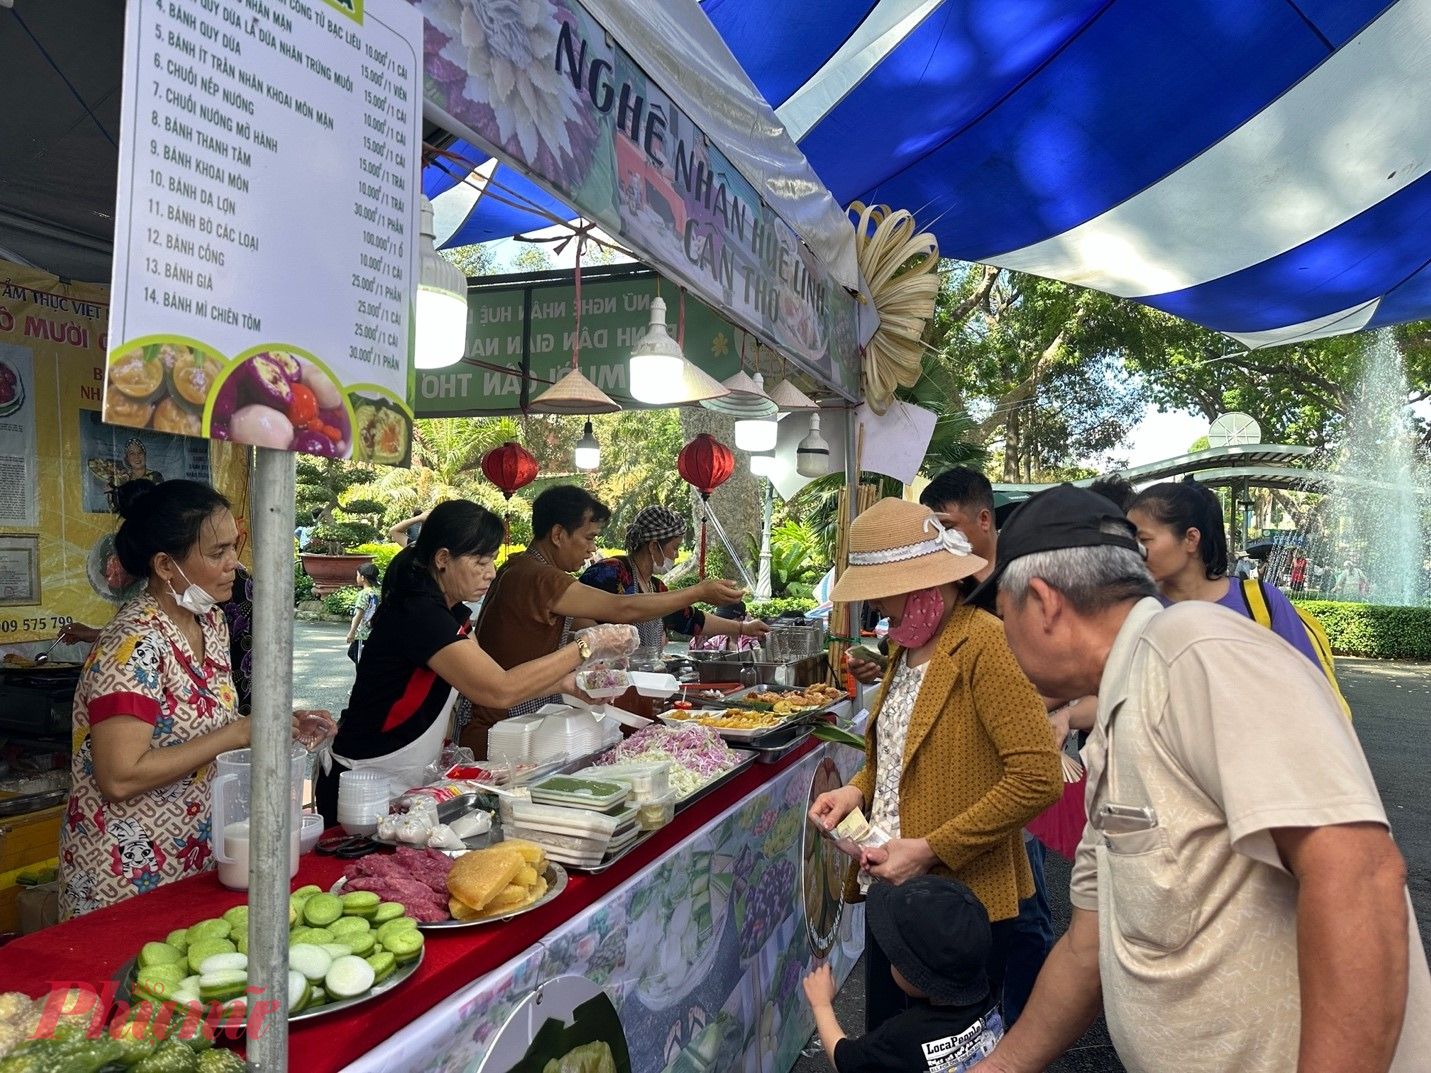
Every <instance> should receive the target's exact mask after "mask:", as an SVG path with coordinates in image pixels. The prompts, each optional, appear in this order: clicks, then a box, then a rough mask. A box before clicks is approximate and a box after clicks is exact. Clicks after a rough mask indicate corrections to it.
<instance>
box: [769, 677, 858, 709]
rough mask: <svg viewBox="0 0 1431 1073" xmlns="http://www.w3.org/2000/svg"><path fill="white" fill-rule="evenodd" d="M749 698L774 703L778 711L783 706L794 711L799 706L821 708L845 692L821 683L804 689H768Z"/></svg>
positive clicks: (799, 707)
mask: <svg viewBox="0 0 1431 1073" xmlns="http://www.w3.org/2000/svg"><path fill="white" fill-rule="evenodd" d="M750 699H751V700H753V701H755V702H756V703H758V704H770V705H774V706H775V709H776V711H780V710H781V708H782V706H783V707H784V708H785V710H787V711H792V712H794V711H799V710H800V709H801V708H822V707H824V706H825V705H826V704H832V703H834V702H835V701H837V700H844V699H845V692H844V690H842V689H839V688H837V687H835V686H829V685H824V684H823V683H822V684H820V685H813V686H807V687H806V688H804V689H784V690H780V691H778V692H777V691H775V690H773V689H768V690H766V691H765V692H763V693H756V694H754V695H753V696H752V697H751V698H750Z"/></svg>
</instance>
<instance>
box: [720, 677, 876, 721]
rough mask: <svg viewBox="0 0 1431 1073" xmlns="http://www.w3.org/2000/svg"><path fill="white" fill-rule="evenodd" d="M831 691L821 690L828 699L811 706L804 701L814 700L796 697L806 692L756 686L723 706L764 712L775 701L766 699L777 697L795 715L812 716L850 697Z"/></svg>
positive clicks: (817, 687) (766, 684) (730, 698)
mask: <svg viewBox="0 0 1431 1073" xmlns="http://www.w3.org/2000/svg"><path fill="white" fill-rule="evenodd" d="M809 689H811V690H814V689H822V687H820V686H810V687H809ZM833 689H834V687H827V688H823V692H824V697H825V698H828V699H821V701H820V703H818V704H813V703H806V702H805V701H806V700H813V699H815V698H813V697H811V698H804V699H802V698H801V697H800V696H797V694H806V693H807V692H808V690H805V689H797V688H793V687H789V686H778V685H771V684H769V683H765V684H758V685H753V686H749V687H747V688H745V689H742V690H741V691H740V692H739V693H736V694H734V695H732V696H731V697H729V698H727V700H726V701H725V705H724V706H725V707H727V708H743V707H746V706H747V705H749V706H755V705H760V706H762V707H759V708H757V709H756V710H760V711H763V710H765V709H764V707H763V706H765V705H769V706H770V707H772V708H773V707H774V704H775V701H774V700H771V699H768V698H770V697H772V696H774V697H778V698H779V699H781V700H789V701H792V702H793V703H794V705H795V714H797V715H812V714H815V713H824V712H829V711H831V710H832V709H834V708H835V707H837V706H838V705H841V704H843V703H844V702H845V701H847V700H849V699H850V695H849V694H848V693H844V692H840V693H838V694H832V691H833ZM762 698H765V699H762ZM693 703H694V702H693ZM701 706H702V707H709V706H711V702H709V701H706V700H702V701H701Z"/></svg>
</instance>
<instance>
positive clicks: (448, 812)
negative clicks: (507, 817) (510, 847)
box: [368, 793, 499, 850]
mask: <svg viewBox="0 0 1431 1073" xmlns="http://www.w3.org/2000/svg"><path fill="white" fill-rule="evenodd" d="M484 797H485V798H487V799H488V801H490V804H489V803H488V801H484V800H483V798H484ZM497 811H498V810H497V798H496V796H495V795H493V794H483V793H473V794H459V795H458V796H456V797H454V798H451V799H449V800H447V801H444V802H442V804H440V805H438V806H437V820H438V822H439V823H451V822H452V821H453V820H455V819H458V818H459V817H462V816H466V815H467V814H468V813H470V812H489V813H492V826H491V827H489V828H488V829H487V830H486V831H485V832H484V833H482V834H480V835H473V836H471V837H470V838H464V839H463V840H462V844H463V845H464V846H466V847H467V848H468V849H486V848H487V847H488V846H491V845H492V844H493V841H494V838H495V837H496V834H495V833H496V832H497V831H498V830H499V828H498V820H497V815H496V813H497ZM368 837H369V838H370V839H372V840H373V841H374V842H376V843H377V844H378V845H380V846H406V847H407V848H408V849H418V850H420V849H422V848H423V847H422V845H414V844H412V843H410V842H399V841H398V840H397V839H395V838H383V837H382V836H381V835H379V834H377V832H374V833H373V834H370V835H368Z"/></svg>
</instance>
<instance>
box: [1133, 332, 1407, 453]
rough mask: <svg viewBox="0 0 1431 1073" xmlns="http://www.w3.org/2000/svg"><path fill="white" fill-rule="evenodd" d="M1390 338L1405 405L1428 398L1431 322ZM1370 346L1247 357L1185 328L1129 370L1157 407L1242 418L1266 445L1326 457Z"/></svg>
mask: <svg viewBox="0 0 1431 1073" xmlns="http://www.w3.org/2000/svg"><path fill="white" fill-rule="evenodd" d="M1390 331H1391V332H1392V333H1393V335H1394V336H1395V338H1396V340H1397V343H1398V345H1399V346H1400V348H1401V351H1402V354H1403V357H1404V358H1405V361H1406V375H1407V382H1408V385H1409V387H1410V393H1409V395H1408V398H1407V401H1408V402H1419V401H1421V400H1423V399H1426V398H1428V397H1431V321H1420V322H1418V323H1415V324H1403V325H1399V326H1397V327H1395V328H1392V329H1390ZM1372 338H1373V336H1372V335H1371V333H1367V332H1360V333H1356V334H1353V335H1338V336H1332V337H1330V338H1327V339H1313V340H1310V341H1308V342H1305V343H1291V344H1288V345H1286V346H1279V347H1268V348H1267V349H1265V350H1254V351H1250V352H1249V351H1247V350H1246V349H1245V348H1243V347H1241V346H1240V345H1239V344H1237V343H1234V342H1232V341H1231V340H1229V339H1227V338H1225V337H1223V336H1220V335H1215V334H1213V333H1211V332H1203V331H1202V330H1201V329H1192V328H1191V326H1189V328H1188V329H1184V330H1182V331H1174V332H1170V333H1169V335H1168V345H1167V347H1166V349H1165V350H1164V351H1163V352H1162V353H1140V354H1133V355H1129V356H1128V361H1127V365H1128V368H1129V370H1130V371H1132V372H1134V373H1135V374H1137V375H1139V376H1140V377H1142V379H1143V381H1144V382H1145V384H1146V385H1147V388H1148V392H1149V395H1150V397H1151V399H1152V401H1154V402H1155V403H1157V404H1158V405H1159V406H1162V407H1164V408H1167V409H1189V410H1195V411H1197V412H1198V413H1201V414H1203V415H1204V416H1205V417H1207V418H1208V419H1209V420H1211V419H1212V418H1214V417H1216V416H1217V415H1218V414H1221V413H1226V412H1227V411H1229V410H1241V411H1243V412H1245V413H1249V414H1251V415H1252V416H1253V417H1255V418H1256V419H1257V421H1258V422H1259V423H1260V424H1261V426H1262V438H1263V440H1264V441H1267V442H1270V443H1284V442H1285V443H1299V444H1307V445H1308V446H1311V447H1319V448H1327V449H1329V448H1332V447H1334V446H1335V445H1336V444H1337V442H1338V441H1339V439H1340V436H1341V432H1342V422H1343V419H1344V418H1345V416H1346V411H1347V407H1348V406H1349V405H1350V404H1351V401H1352V395H1353V392H1354V391H1355V389H1356V384H1357V382H1358V380H1359V379H1360V377H1361V371H1362V365H1363V363H1364V361H1365V355H1366V348H1367V347H1368V346H1369V345H1370V342H1371V340H1372ZM1424 436H1425V433H1424V432H1423V444H1424V443H1425V439H1424Z"/></svg>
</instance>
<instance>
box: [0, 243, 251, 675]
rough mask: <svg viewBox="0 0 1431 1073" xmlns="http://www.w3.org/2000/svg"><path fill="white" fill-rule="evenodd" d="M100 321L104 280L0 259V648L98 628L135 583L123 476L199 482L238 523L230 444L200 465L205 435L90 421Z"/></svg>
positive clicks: (104, 315) (105, 300)
mask: <svg viewBox="0 0 1431 1073" xmlns="http://www.w3.org/2000/svg"><path fill="white" fill-rule="evenodd" d="M108 320H109V288H108V287H105V286H102V285H99V284H87V283H65V282H62V281H61V280H60V279H59V278H57V277H55V276H52V275H50V274H49V273H46V272H42V271H39V270H37V269H33V268H27V267H24V266H21V265H17V264H12V263H10V262H8V261H0V646H4V645H9V644H14V643H17V642H22V641H40V640H47V639H51V638H53V637H54V636H55V635H56V634H57V633H58V632H59V630H60V628H61V627H63V626H64V625H65V624H66V623H68V622H71V621H76V620H77V621H81V622H86V623H88V624H90V625H92V626H103V625H104V624H105V623H106V622H108V621H109V619H110V617H111V616H112V615H113V613H114V609H115V608H116V607H117V606H118V604H120V603H122V602H123V601H124V600H125V599H127V598H128V597H129V596H130V595H132V594H133V593H134V592H135V591H136V590H137V587H138V585H139V584H142V583H138V582H135V581H134V580H133V579H132V578H130V577H129V576H128V575H127V574H126V573H125V572H124V570H123V568H122V567H121V566H120V564H119V559H118V556H117V555H115V553H114V533H115V530H117V529H118V527H119V517H118V515H117V513H116V512H115V508H116V501H117V497H118V490H119V488H120V487H121V486H122V485H123V484H124V483H125V482H127V481H129V480H133V479H136V478H141V477H142V478H148V479H150V480H166V479H174V478H188V479H190V480H200V481H211V482H212V483H214V484H215V485H216V486H217V487H218V488H219V489H220V490H221V491H224V492H225V494H227V495H228V496H229V498H230V499H231V500H232V501H233V503H234V513H235V515H238V516H240V518H241V520H240V527H241V529H242V528H246V527H245V526H244V522H243V516H246V515H247V513H248V511H247V491H248V488H247V468H248V467H247V457H246V455H247V452H246V451H244V450H243V449H242V448H239V449H232V448H229V445H227V444H214V445H212V446H213V447H215V448H219V450H217V451H214V452H213V454H214V457H213V459H212V463H213V465H212V469H211V459H210V453H211V452H210V447H211V445H210V444H209V443H208V442H207V441H205V440H197V439H191V438H187V437H182V436H173V435H169V434H167V433H162V432H156V431H154V430H152V429H132V428H124V427H121V426H117V425H106V424H104V423H103V422H102V421H101V416H100V404H101V400H102V398H103V394H104V369H105V351H106V342H107V335H106V333H107V330H108ZM225 448H228V449H225ZM236 493H237V494H236ZM245 558H247V555H245Z"/></svg>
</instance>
